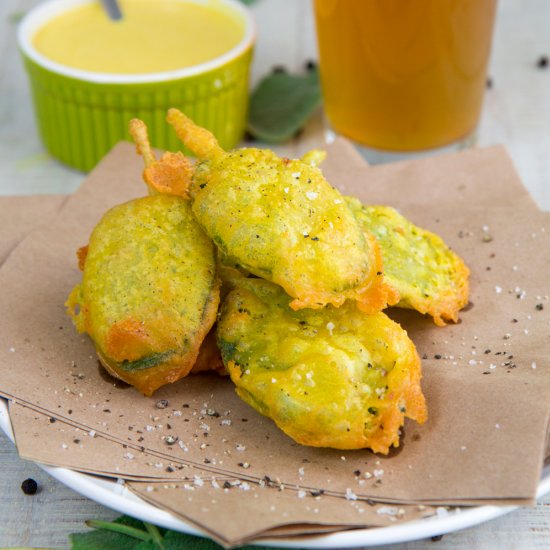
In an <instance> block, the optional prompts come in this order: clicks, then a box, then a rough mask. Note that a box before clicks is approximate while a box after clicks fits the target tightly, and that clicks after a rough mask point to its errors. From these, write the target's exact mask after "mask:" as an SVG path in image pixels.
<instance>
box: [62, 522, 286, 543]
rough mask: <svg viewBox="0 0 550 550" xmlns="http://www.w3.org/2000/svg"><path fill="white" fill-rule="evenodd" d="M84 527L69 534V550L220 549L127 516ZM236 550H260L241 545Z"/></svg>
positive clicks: (193, 537)
mask: <svg viewBox="0 0 550 550" xmlns="http://www.w3.org/2000/svg"><path fill="white" fill-rule="evenodd" d="M86 524H87V525H88V526H89V527H92V528H94V531H90V532H88V533H73V534H72V535H69V540H70V542H71V549H72V550H223V548H222V546H220V545H219V544H217V543H215V542H214V541H212V540H209V539H205V538H201V537H195V536H192V535H185V534H183V533H178V532H176V531H169V530H167V529H161V528H159V527H156V526H154V525H152V524H150V523H145V522H143V521H140V520H137V519H134V518H132V517H130V516H120V517H119V518H117V519H115V520H114V521H113V522H109V521H100V520H92V521H88V522H86ZM240 550H263V549H262V548H261V547H259V546H243V547H242V548H240ZM273 550H275V549H273Z"/></svg>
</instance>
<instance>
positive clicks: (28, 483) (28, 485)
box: [21, 477, 38, 495]
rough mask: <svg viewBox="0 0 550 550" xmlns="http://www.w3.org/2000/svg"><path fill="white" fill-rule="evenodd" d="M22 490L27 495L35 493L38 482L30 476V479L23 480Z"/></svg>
mask: <svg viewBox="0 0 550 550" xmlns="http://www.w3.org/2000/svg"><path fill="white" fill-rule="evenodd" d="M21 490H22V491H23V492H24V493H25V494H26V495H35V494H36V492H37V491H38V483H36V481H34V479H32V478H30V477H29V478H28V479H26V480H25V481H23V483H21Z"/></svg>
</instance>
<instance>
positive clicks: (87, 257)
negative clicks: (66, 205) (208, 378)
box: [66, 195, 219, 395]
mask: <svg viewBox="0 0 550 550" xmlns="http://www.w3.org/2000/svg"><path fill="white" fill-rule="evenodd" d="M79 261H80V262H81V263H82V264H83V268H84V269H83V271H84V273H83V279H82V283H81V284H79V285H77V286H76V287H75V289H74V290H73V291H72V293H71V295H70V297H69V299H68V301H67V304H66V305H67V309H68V313H69V314H70V315H71V317H72V318H73V321H74V323H75V325H76V327H77V328H78V330H79V331H80V332H87V333H88V334H89V335H90V337H91V338H92V340H93V341H94V343H95V346H96V350H97V353H98V356H99V358H100V360H101V362H102V363H103V364H104V365H105V367H106V368H107V370H108V371H109V372H110V373H111V374H113V375H114V376H117V377H118V378H121V379H122V380H124V381H126V382H128V383H130V384H132V385H134V386H135V387H136V388H137V389H138V390H139V391H141V392H142V393H144V394H146V395H151V394H152V393H153V392H154V391H155V390H156V389H157V388H159V387H160V386H162V385H164V384H167V383H169V382H175V381H176V380H178V379H180V378H182V377H183V376H186V375H187V374H188V373H189V371H190V370H191V368H192V367H193V364H194V363H195V359H196V358H197V354H198V352H199V347H200V345H201V343H202V341H203V340H204V338H205V336H206V335H207V333H208V331H209V330H210V328H211V327H212V325H213V323H214V320H215V317H216V312H217V307H218V303H219V282H218V279H217V276H216V268H215V254H214V247H213V245H212V243H211V241H210V239H209V238H208V237H207V236H206V235H205V234H204V232H203V231H202V229H201V228H200V227H199V225H198V224H197V223H196V221H195V219H194V217H193V214H192V212H191V207H190V204H189V202H188V201H185V200H183V199H182V198H180V197H175V196H167V195H156V196H151V197H144V198H141V199H136V200H133V201H130V202H127V203H125V204H121V205H119V206H116V207H114V208H112V209H111V210H109V211H108V212H107V213H106V214H105V215H104V216H103V218H102V219H101V221H100V222H99V224H98V225H97V226H96V228H95V229H94V231H93V232H92V235H91V237H90V243H89V245H88V248H87V253H86V254H83V253H79Z"/></svg>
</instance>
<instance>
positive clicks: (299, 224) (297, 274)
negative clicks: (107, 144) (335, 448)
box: [136, 109, 399, 313]
mask: <svg viewBox="0 0 550 550" xmlns="http://www.w3.org/2000/svg"><path fill="white" fill-rule="evenodd" d="M168 121H169V122H170V123H171V124H173V125H174V127H175V130H176V132H177V134H178V136H179V138H180V139H181V140H182V141H183V143H184V144H185V145H186V146H187V147H188V148H189V149H190V150H191V151H193V153H195V154H196V155H197V157H198V159H199V161H198V162H197V164H196V166H195V168H194V170H193V171H192V174H191V177H189V181H188V188H187V189H185V190H184V191H182V190H181V186H182V182H181V180H180V181H178V184H177V188H176V187H174V188H173V189H172V190H171V191H170V181H169V179H170V178H169V177H167V178H163V176H162V170H158V169H157V170H156V174H157V175H159V174H160V177H158V178H156V179H155V178H152V177H151V176H150V175H147V173H146V174H145V179H146V180H147V182H148V184H149V185H150V186H152V187H154V188H156V189H157V190H158V191H159V192H161V193H166V192H173V193H174V194H180V195H186V194H187V193H188V194H189V195H190V196H191V198H192V201H193V212H194V214H195V216H196V218H197V220H198V222H199V223H200V224H201V226H202V227H203V229H204V230H205V232H206V233H207V234H208V235H209V236H210V237H211V238H212V239H213V240H214V242H215V243H216V245H217V246H218V248H219V249H220V250H221V252H222V254H223V255H224V256H225V257H226V259H227V261H228V262H229V263H230V264H233V265H239V266H241V267H242V268H244V269H245V270H247V271H249V272H250V273H252V274H254V275H256V276H258V277H262V278H264V279H267V280H270V281H273V282H274V283H277V284H279V285H280V286H282V287H283V288H284V289H285V291H286V292H287V293H288V294H289V295H290V296H292V297H293V298H294V300H292V302H291V304H290V307H292V308H293V309H300V308H306V307H307V308H320V307H323V306H325V305H326V304H333V305H335V306H340V305H342V304H343V303H344V301H345V300H346V299H350V300H356V301H357V303H358V306H359V307H360V309H361V310H362V311H365V312H367V313H374V312H376V311H379V310H381V309H382V308H384V307H385V306H386V305H387V304H392V303H395V302H397V301H398V299H399V297H398V295H397V293H396V292H395V291H394V289H392V288H391V287H390V286H389V285H387V284H386V283H385V282H384V280H383V277H382V263H381V257H380V250H379V247H378V244H377V242H376V239H375V238H374V237H373V236H372V235H371V234H370V233H368V232H365V231H364V230H363V229H362V228H361V227H360V225H359V223H358V222H357V220H356V219H355V217H354V216H353V214H352V213H351V211H350V210H349V208H348V207H347V205H346V203H345V200H344V198H343V196H342V195H341V194H340V193H339V192H338V191H337V190H336V189H334V188H333V187H331V186H330V185H329V184H328V182H327V181H326V180H325V179H324V177H323V175H322V173H321V171H320V170H319V168H318V167H317V164H318V163H319V162H320V161H321V160H322V158H324V153H321V152H320V151H312V152H310V153H308V154H307V155H305V156H304V158H302V159H300V160H289V159H284V158H280V157H278V156H277V155H275V153H273V152H272V151H269V150H260V149H237V150H235V151H232V152H229V153H227V152H225V151H224V150H223V149H221V148H220V146H219V145H218V143H217V141H216V139H215V137H214V136H213V135H212V134H211V133H210V132H208V131H207V130H205V129H204V128H200V127H198V126H196V125H195V124H194V123H193V122H192V121H191V120H190V119H189V118H187V117H186V116H185V115H184V114H183V113H181V112H180V111H178V110H176V109H170V111H169V114H168ZM138 138H139V140H140V141H141V142H142V143H143V141H144V140H143V131H142V130H141V137H139V136H138ZM145 140H146V139H145ZM136 141H138V140H136ZM140 149H141V150H143V149H144V146H143V144H142V145H140V146H138V150H140ZM145 149H146V147H145ZM144 157H145V155H144ZM145 160H146V165H147V163H148V160H147V158H146V157H145ZM161 164H162V161H161ZM146 170H147V168H146ZM167 170H168V169H167ZM186 177H187V175H185V176H184V177H183V179H185V178H186Z"/></svg>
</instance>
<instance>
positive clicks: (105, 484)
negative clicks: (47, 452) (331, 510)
mask: <svg viewBox="0 0 550 550" xmlns="http://www.w3.org/2000/svg"><path fill="white" fill-rule="evenodd" d="M0 428H1V429H2V430H3V431H4V432H5V433H6V435H7V436H8V437H9V438H10V439H11V440H12V441H13V439H14V438H13V431H12V429H11V423H10V418H9V413H8V406H7V401H6V400H4V399H0ZM38 466H40V467H41V468H42V469H43V470H45V471H46V472H47V473H48V474H50V475H51V476H52V477H54V478H55V479H57V480H58V481H60V482H61V483H63V484H64V485H66V486H67V487H70V488H71V489H73V490H75V491H76V492H77V493H80V494H81V495H84V496H85V497H88V498H90V499H92V500H95V501H96V502H99V503H100V504H103V505H104V506H107V507H108V508H111V509H113V510H116V511H118V512H120V513H122V514H128V515H129V516H132V517H134V518H138V519H140V520H143V521H147V522H149V523H153V524H155V525H158V526H160V527H166V528H167V529H173V530H175V531H181V532H182V533H188V534H191V535H197V536H201V537H204V536H205V535H204V534H203V533H201V532H200V531H198V530H197V529H195V528H194V527H192V526H191V525H188V524H187V523H185V522H184V521H181V520H179V519H177V518H175V517H174V516H172V514H169V513H168V512H164V511H163V510H160V509H159V508H156V507H155V506H152V505H151V504H148V503H147V502H145V501H143V500H141V499H140V498H138V497H137V496H135V495H134V494H133V493H131V492H130V491H128V489H126V488H125V487H124V484H123V482H122V480H114V479H113V480H111V479H106V478H100V477H96V476H92V475H88V474H82V473H79V472H75V471H73V470H68V469H66V468H56V467H52V466H44V465H42V464H38ZM548 492H550V466H548V467H546V468H545V469H544V470H543V472H542V477H541V481H540V484H539V488H538V491H537V498H540V497H542V496H543V495H544V494H546V493H548ZM516 508H517V507H516V506H476V507H472V508H462V509H459V510H460V511H459V513H450V514H448V515H443V516H435V517H432V518H427V519H422V520H416V521H410V522H406V523H401V524H399V525H392V526H391V527H380V528H374V529H354V530H348V531H341V532H338V533H333V534H329V535H320V536H308V537H301V538H300V539H299V540H298V539H294V540H293V539H264V540H262V541H261V542H260V541H258V542H254V543H251V544H258V545H262V546H278V547H280V548H354V547H359V546H374V545H377V544H391V543H398V542H409V541H413V540H418V539H425V538H429V537H433V536H435V535H444V534H446V533H450V532H452V531H458V530H460V529H465V528H467V527H472V526H474V525H479V524H480V523H483V522H485V521H489V520H491V519H494V518H497V517H499V516H503V515H504V514H508V513H510V512H512V511H513V510H516Z"/></svg>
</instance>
